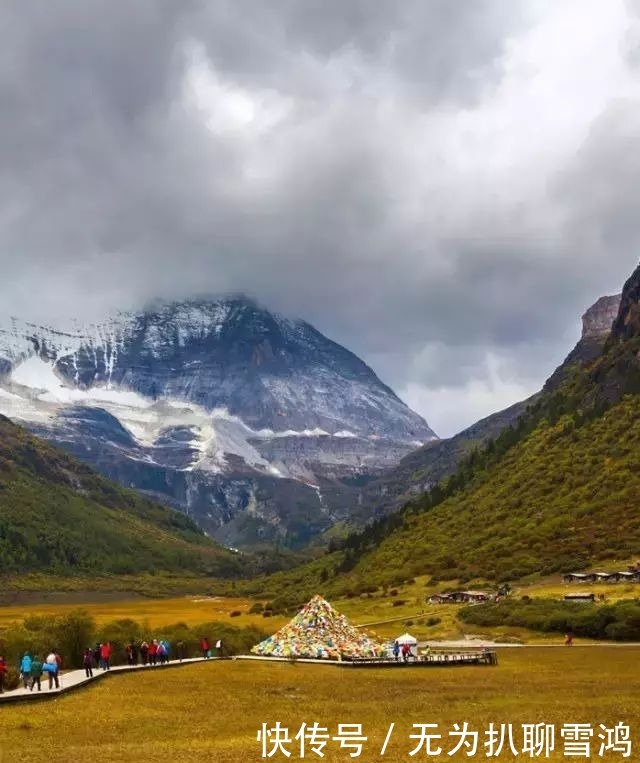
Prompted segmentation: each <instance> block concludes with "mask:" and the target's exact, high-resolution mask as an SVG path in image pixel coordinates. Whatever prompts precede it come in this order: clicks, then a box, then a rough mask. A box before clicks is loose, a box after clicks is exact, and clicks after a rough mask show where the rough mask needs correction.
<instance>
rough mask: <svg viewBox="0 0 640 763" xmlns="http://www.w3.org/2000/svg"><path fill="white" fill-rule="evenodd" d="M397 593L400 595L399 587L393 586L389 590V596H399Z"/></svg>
mask: <svg viewBox="0 0 640 763" xmlns="http://www.w3.org/2000/svg"><path fill="white" fill-rule="evenodd" d="M397 595H398V589H397V588H392V589H391V590H390V591H389V596H397Z"/></svg>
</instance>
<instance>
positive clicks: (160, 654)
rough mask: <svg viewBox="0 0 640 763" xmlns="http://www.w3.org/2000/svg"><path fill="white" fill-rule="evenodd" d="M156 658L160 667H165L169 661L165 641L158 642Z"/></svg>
mask: <svg viewBox="0 0 640 763" xmlns="http://www.w3.org/2000/svg"><path fill="white" fill-rule="evenodd" d="M156 657H157V659H158V662H159V663H160V665H164V663H165V661H166V659H167V650H166V649H165V646H164V641H159V642H158V646H157V647H156Z"/></svg>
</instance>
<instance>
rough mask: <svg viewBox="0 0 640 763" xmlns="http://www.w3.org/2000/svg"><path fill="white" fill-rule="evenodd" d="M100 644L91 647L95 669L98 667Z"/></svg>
mask: <svg viewBox="0 0 640 763" xmlns="http://www.w3.org/2000/svg"><path fill="white" fill-rule="evenodd" d="M101 646H102V644H96V645H95V647H94V649H93V661H94V663H95V667H96V670H97V669H98V668H99V667H100V647H101Z"/></svg>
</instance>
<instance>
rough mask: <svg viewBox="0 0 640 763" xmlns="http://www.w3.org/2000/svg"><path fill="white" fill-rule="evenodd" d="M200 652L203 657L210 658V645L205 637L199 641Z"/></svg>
mask: <svg viewBox="0 0 640 763" xmlns="http://www.w3.org/2000/svg"><path fill="white" fill-rule="evenodd" d="M200 651H201V652H202V656H203V657H205V658H206V657H211V643H210V642H209V639H208V638H207V637H206V636H203V637H202V638H201V639H200Z"/></svg>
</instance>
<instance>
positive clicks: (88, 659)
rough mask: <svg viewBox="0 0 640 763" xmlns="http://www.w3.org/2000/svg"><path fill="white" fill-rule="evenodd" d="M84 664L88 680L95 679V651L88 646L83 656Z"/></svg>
mask: <svg viewBox="0 0 640 763" xmlns="http://www.w3.org/2000/svg"><path fill="white" fill-rule="evenodd" d="M82 664H83V665H84V674H85V676H86V677H87V678H93V649H91V647H90V646H88V647H87V648H86V649H85V650H84V654H83V655H82Z"/></svg>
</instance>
